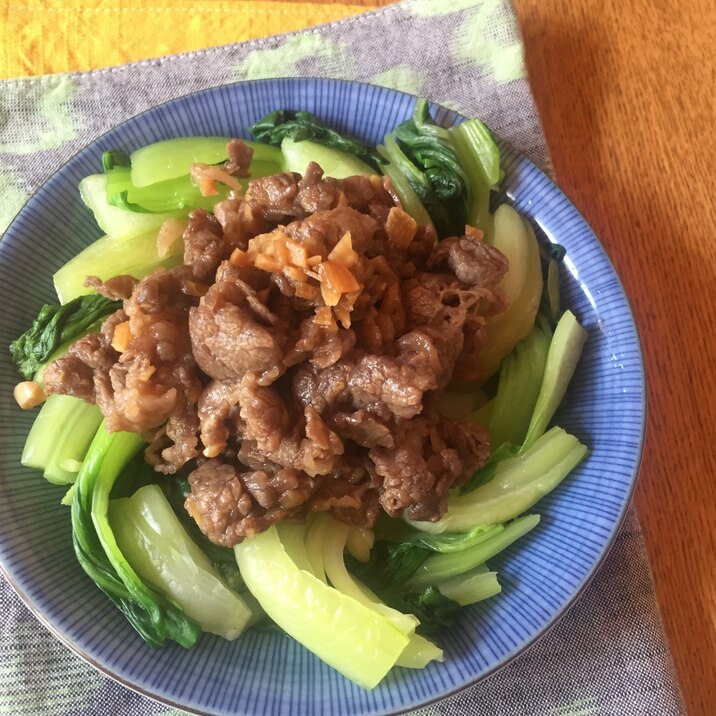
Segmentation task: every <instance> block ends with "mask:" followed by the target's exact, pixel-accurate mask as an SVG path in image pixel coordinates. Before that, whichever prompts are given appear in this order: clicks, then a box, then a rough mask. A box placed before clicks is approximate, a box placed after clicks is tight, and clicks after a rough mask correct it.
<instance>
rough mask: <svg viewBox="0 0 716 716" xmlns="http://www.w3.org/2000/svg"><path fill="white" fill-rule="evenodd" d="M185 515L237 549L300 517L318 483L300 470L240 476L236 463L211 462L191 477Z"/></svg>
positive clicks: (217, 540)
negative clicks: (281, 522) (283, 521)
mask: <svg viewBox="0 0 716 716" xmlns="http://www.w3.org/2000/svg"><path fill="white" fill-rule="evenodd" d="M189 486H190V488H191V492H190V493H189V496H188V497H187V499H186V502H185V507H186V509H187V512H188V513H189V514H190V515H191V516H192V517H193V518H194V520H196V523H197V524H198V525H199V527H200V528H201V530H202V532H204V534H206V535H207V537H209V539H211V540H212V542H215V543H216V544H220V545H224V546H225V547H233V546H234V545H236V544H238V543H239V542H241V541H242V540H243V539H244V538H245V537H252V536H253V535H255V534H256V533H258V532H261V531H263V530H265V529H267V528H268V527H270V526H271V525H272V524H274V523H275V522H278V521H279V520H281V519H283V518H285V517H288V516H291V515H293V514H295V513H296V511H297V510H298V508H300V507H301V505H303V504H304V503H305V502H306V500H307V499H308V498H309V497H310V495H311V493H312V492H313V490H314V487H315V483H314V480H312V479H311V478H310V477H309V476H308V475H305V474H302V473H300V472H299V471H298V470H293V469H291V468H283V469H280V470H278V471H276V472H274V473H271V472H267V471H252V472H239V469H238V468H237V467H236V466H235V465H230V464H227V463H224V462H222V461H220V460H207V461H206V462H205V463H203V464H202V465H201V466H200V467H198V468H197V469H196V470H194V471H193V472H192V473H191V474H190V475H189Z"/></svg>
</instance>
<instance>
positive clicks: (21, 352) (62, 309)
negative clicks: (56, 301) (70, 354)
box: [10, 294, 122, 380]
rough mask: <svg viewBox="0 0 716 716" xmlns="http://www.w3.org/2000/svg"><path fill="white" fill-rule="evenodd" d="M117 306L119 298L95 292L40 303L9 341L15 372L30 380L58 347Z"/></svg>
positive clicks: (86, 329) (85, 330)
mask: <svg viewBox="0 0 716 716" xmlns="http://www.w3.org/2000/svg"><path fill="white" fill-rule="evenodd" d="M121 305H122V303H121V301H111V300H109V299H107V298H105V297H104V296H100V295H98V294H92V295H90V296H80V297H78V298H76V299H74V300H73V301H70V302H69V303H65V305H63V306H57V305H54V306H53V305H49V304H46V305H44V306H43V307H42V308H41V309H40V312H39V314H38V315H37V318H36V319H35V320H34V321H33V322H32V326H30V328H28V330H27V331H25V332H24V333H23V334H22V335H21V336H20V337H19V338H17V339H16V340H14V341H13V342H12V343H11V344H10V354H11V355H12V359H13V361H14V363H15V365H16V366H17V369H18V371H19V372H20V374H21V375H23V376H24V377H25V379H26V380H31V379H32V377H33V376H34V375H35V373H36V372H37V371H38V370H39V368H40V366H42V364H43V363H45V362H46V361H47V360H49V358H50V357H51V356H52V354H53V353H54V352H55V351H56V350H57V349H58V348H60V346H62V345H63V344H65V343H69V342H71V341H74V340H75V339H77V338H79V337H80V336H83V335H84V334H85V333H87V332H88V331H89V330H90V328H91V327H92V326H94V325H95V324H96V323H97V322H98V321H99V320H100V319H102V318H104V317H105V316H108V315H109V314H110V313H114V312H115V311H116V310H117V309H118V308H120V307H121Z"/></svg>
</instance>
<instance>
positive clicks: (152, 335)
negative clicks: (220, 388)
mask: <svg viewBox="0 0 716 716" xmlns="http://www.w3.org/2000/svg"><path fill="white" fill-rule="evenodd" d="M183 274H184V272H183V271H182V270H181V269H179V270H175V271H157V272H155V273H153V274H151V275H149V276H147V277H146V278H144V279H142V280H141V281H140V282H139V283H138V284H137V287H136V289H135V291H134V293H133V294H132V296H131V298H130V299H129V300H128V301H125V304H124V310H125V313H126V314H127V318H128V323H127V324H126V331H123V332H122V333H123V334H124V333H125V332H126V334H128V341H127V343H126V344H125V345H122V346H121V348H122V350H121V353H120V356H119V359H118V360H117V362H116V363H115V364H114V365H113V366H112V368H111V370H110V379H111V382H112V389H113V392H114V395H113V401H112V405H102V404H100V408H102V412H103V413H104V415H105V418H106V421H107V427H108V429H109V430H112V431H114V430H130V431H134V432H141V431H143V430H147V429H151V428H155V427H158V426H159V425H161V424H162V423H164V422H165V421H166V420H167V419H168V418H169V417H170V416H175V417H176V416H180V415H182V414H183V413H184V412H185V410H186V407H187V406H192V405H194V404H196V401H197V400H198V398H199V395H200V394H201V390H202V384H201V380H200V379H199V374H198V371H197V367H196V363H195V362H194V357H193V355H192V350H191V343H190V340H189V332H188V329H187V314H188V311H189V307H190V306H191V305H192V302H193V299H191V298H190V297H188V296H186V295H184V293H183V292H182V290H181V279H182V277H183ZM119 328H120V327H119V326H118V327H117V328H115V331H114V338H113V344H114V346H115V347H117V333H118V331H119ZM121 339H122V335H120V339H119V340H120V341H121Z"/></svg>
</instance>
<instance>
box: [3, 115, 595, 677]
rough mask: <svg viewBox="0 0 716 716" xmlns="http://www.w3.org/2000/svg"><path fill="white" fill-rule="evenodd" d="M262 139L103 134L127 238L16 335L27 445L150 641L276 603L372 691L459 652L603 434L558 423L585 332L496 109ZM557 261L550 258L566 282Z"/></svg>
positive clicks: (89, 187)
mask: <svg viewBox="0 0 716 716" xmlns="http://www.w3.org/2000/svg"><path fill="white" fill-rule="evenodd" d="M252 133H253V135H254V136H255V138H256V140H258V141H256V142H249V141H246V140H241V139H231V138H222V137H201V138H187V137H184V138H177V139H169V140H164V141H161V142H157V143H155V144H152V145H149V146H147V147H143V148H139V149H135V151H134V152H132V153H131V155H128V154H126V153H123V152H121V151H117V150H110V151H107V152H105V154H104V156H103V173H102V174H97V175H93V176H90V177H87V178H85V179H84V180H83V181H82V182H81V184H80V192H81V195H82V198H83V200H84V202H85V204H86V205H87V206H88V207H89V208H90V210H92V211H93V213H94V215H95V218H96V219H97V223H98V225H99V226H100V227H101V229H102V230H103V231H105V232H106V236H104V237H102V238H100V239H98V240H97V241H96V242H95V243H93V244H91V245H90V246H88V247H87V248H86V249H85V250H83V251H82V252H81V253H80V254H78V255H77V256H76V257H74V258H73V259H72V260H71V261H70V262H68V263H67V264H66V265H65V266H63V267H61V268H60V269H59V270H58V271H57V273H56V274H55V277H54V280H55V287H56V290H57V294H58V298H59V301H60V305H58V306H45V307H43V309H42V310H41V312H40V314H39V315H38V318H37V319H36V321H35V322H34V323H33V325H32V326H31V328H30V329H29V330H28V331H27V332H26V333H25V334H23V335H22V336H21V337H20V338H18V340H16V341H15V342H14V343H13V345H12V347H11V352H12V355H13V359H14V361H15V363H16V365H17V366H18V370H19V371H20V373H21V374H22V375H23V377H24V379H25V380H24V381H22V382H21V383H20V384H18V388H17V389H16V397H17V399H18V403H19V404H20V405H21V407H26V408H30V407H33V406H34V405H36V404H37V403H38V402H40V401H42V400H43V399H44V398H45V397H46V400H45V401H44V404H43V406H42V408H41V409H40V412H39V413H38V416H37V418H36V420H35V423H34V425H33V428H32V430H31V432H30V434H29V436H28V439H27V442H26V446H25V450H24V452H23V456H22V462H23V464H24V465H27V466H28V467H33V468H36V469H41V470H42V471H43V473H44V475H45V477H46V478H47V479H48V480H50V481H51V482H54V483H56V484H65V485H69V490H68V492H67V494H66V495H65V498H64V499H63V502H65V503H66V504H70V505H71V518H72V528H73V540H74V545H75V551H76V554H77V557H78V560H79V562H80V564H81V566H82V567H83V569H84V570H85V572H86V573H87V574H88V575H89V576H90V577H91V578H92V579H93V580H94V581H95V583H96V584H97V585H98V586H99V587H100V588H101V589H102V590H103V591H104V592H105V593H106V594H107V596H108V597H109V598H110V599H112V601H113V602H114V603H115V604H116V605H117V606H118V608H119V609H121V610H122V612H123V613H124V614H125V616H126V617H127V619H128V620H129V621H130V623H131V624H132V625H133V626H134V628H135V629H136V630H137V631H138V632H139V634H140V635H141V636H142V637H143V638H144V639H145V641H147V643H149V644H150V645H152V646H157V647H158V646H161V645H162V644H164V643H165V642H166V640H167V639H170V640H174V641H176V642H178V643H180V644H182V645H183V646H186V647H189V646H191V645H192V644H193V643H195V641H196V639H197V638H198V635H199V633H200V631H207V632H210V633H213V634H217V635H219V636H222V637H224V638H226V639H235V638H238V637H239V636H240V634H241V633H242V632H243V631H244V630H245V629H247V628H251V627H252V626H257V627H258V626H260V625H266V624H272V625H273V627H274V628H280V629H282V630H284V631H285V632H286V633H288V634H290V635H291V636H293V637H294V638H296V639H297V640H298V641H300V642H301V643H302V644H303V645H304V646H306V647H307V648H309V649H310V650H311V651H313V652H314V653H315V654H317V655H318V656H319V657H320V658H322V659H323V660H324V661H326V662H327V663H328V664H330V665H331V666H333V667H334V668H336V669H338V670H339V671H340V672H341V673H343V674H344V675H345V676H347V677H348V678H350V679H352V680H353V681H355V682H356V683H358V684H360V685H361V686H364V687H366V688H372V687H374V686H375V685H376V684H377V683H379V682H380V680H381V679H382V678H383V677H384V676H385V674H386V673H388V671H389V670H390V669H391V668H392V667H393V666H395V665H398V666H404V667H410V668H422V667H424V666H426V665H427V664H428V663H429V662H430V661H432V660H441V659H442V658H443V654H442V651H441V649H440V648H439V646H438V645H437V644H436V643H435V642H433V641H432V640H431V637H434V638H436V639H437V640H438V641H439V633H440V629H441V628H445V627H448V626H449V625H450V624H452V623H453V621H454V620H455V619H456V617H457V614H458V613H459V610H460V608H461V607H463V606H466V605H469V604H472V603H475V602H477V601H480V600H482V599H486V598H488V597H490V596H494V595H495V594H497V593H498V592H499V591H500V585H499V582H498V580H497V575H496V573H495V572H493V571H491V570H490V569H489V568H488V567H487V566H486V562H487V560H490V559H492V558H493V557H494V556H495V555H496V554H498V553H499V552H500V551H502V550H503V549H505V548H506V547H508V546H509V545H510V544H512V543H513V542H514V541H515V540H517V539H518V538H519V537H521V536H523V535H524V534H526V533H527V532H529V531H530V530H531V529H533V528H534V527H535V526H536V525H537V524H538V522H539V517H538V516H537V515H527V516H521V515H523V513H525V512H526V511H527V510H529V509H530V508H531V507H532V506H533V505H534V504H535V503H536V502H537V501H538V500H539V499H540V497H541V496H543V495H544V494H546V492H548V491H549V490H551V489H553V488H554V487H556V486H557V485H558V484H559V483H560V481H561V480H562V479H563V478H564V477H565V476H566V475H567V474H568V473H569V472H570V471H571V470H572V469H573V468H574V467H575V466H576V465H577V464H578V463H579V462H580V460H581V459H583V457H584V456H585V454H586V448H585V447H584V446H583V445H582V444H581V443H580V442H579V440H578V439H577V438H576V437H574V436H571V435H569V434H567V433H566V432H565V431H564V430H562V429H561V428H559V427H556V426H555V427H552V428H549V424H550V422H551V419H552V417H553V415H554V413H555V411H556V410H557V407H558V405H559V403H560V402H561V400H562V398H563V396H564V394H565V391H566V388H567V385H568V383H569V380H570V378H571V376H572V374H573V372H574V370H575V368H576V365H577V361H578V359H579V355H580V353H581V349H582V345H583V343H584V341H585V339H586V332H585V331H584V330H583V329H582V328H581V326H580V325H579V323H578V322H577V320H576V318H575V317H574V316H573V315H572V314H571V312H569V311H564V312H562V311H561V308H560V305H559V286H558V281H557V280H556V276H557V272H558V263H559V258H560V257H559V255H558V254H559V251H558V249H554V250H553V251H552V252H551V253H550V251H549V250H548V249H546V248H545V247H541V246H540V244H539V242H538V241H537V238H536V237H535V235H534V233H533V231H532V229H531V227H530V226H529V224H528V223H527V222H525V220H523V219H522V218H521V217H520V215H519V214H518V213H517V212H516V211H515V210H514V209H513V208H511V207H510V206H509V205H507V204H502V205H500V206H499V207H497V208H496V209H495V210H494V211H493V210H492V207H491V194H492V191H493V190H494V189H495V188H496V187H497V185H498V184H499V181H500V176H501V172H500V166H499V150H498V148H497V145H496V144H495V143H494V141H493V139H492V137H491V135H490V133H489V131H488V130H487V129H486V128H485V127H484V125H483V124H482V123H481V122H479V121H478V120H469V121H467V122H464V123H463V124H460V125H457V126H455V127H451V128H449V129H447V128H443V127H439V126H438V125H436V124H435V123H434V121H433V120H432V118H431V116H430V113H429V111H428V106H427V103H426V102H424V101H419V102H418V103H417V105H416V109H415V112H414V114H413V117H412V118H411V119H409V120H407V121H406V122H403V123H402V124H400V125H399V126H398V127H396V128H395V130H394V131H393V132H392V133H390V134H388V135H387V136H386V137H385V140H384V143H383V144H382V145H381V146H379V147H376V148H373V147H369V146H367V145H364V144H362V143H360V142H358V141H356V140H354V139H351V138H348V137H346V136H344V135H342V134H341V133H339V132H337V131H336V130H334V129H331V128H329V127H326V126H325V125H323V124H322V123H321V122H320V121H319V120H318V119H317V118H315V117H314V116H313V115H311V114H309V113H306V112H293V111H287V110H278V111H276V112H272V113H270V114H269V115H267V116H266V117H264V118H262V119H261V120H259V121H258V122H257V123H256V124H255V125H254V126H253V127H252ZM545 277H546V279H547V280H545Z"/></svg>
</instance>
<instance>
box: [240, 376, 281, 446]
mask: <svg viewBox="0 0 716 716" xmlns="http://www.w3.org/2000/svg"><path fill="white" fill-rule="evenodd" d="M238 399H239V405H240V407H241V410H240V413H239V414H240V416H241V419H242V420H243V429H242V431H241V432H242V435H243V437H244V438H247V439H248V440H254V441H256V445H257V447H258V448H259V450H263V451H264V452H267V453H271V452H273V451H274V450H278V448H279V446H280V444H281V440H282V438H283V436H284V433H285V432H286V430H287V429H288V427H289V421H290V416H289V411H288V407H287V406H286V404H285V403H284V402H283V400H282V399H281V397H280V396H279V394H278V392H277V391H276V389H275V388H273V387H268V386H262V385H259V384H258V381H257V379H256V376H255V375H254V374H253V373H247V374H246V375H245V376H244V377H243V378H242V379H241V382H240V385H239V392H238Z"/></svg>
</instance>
